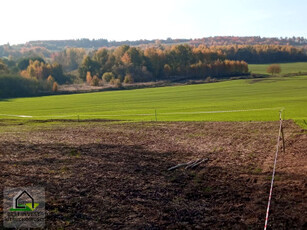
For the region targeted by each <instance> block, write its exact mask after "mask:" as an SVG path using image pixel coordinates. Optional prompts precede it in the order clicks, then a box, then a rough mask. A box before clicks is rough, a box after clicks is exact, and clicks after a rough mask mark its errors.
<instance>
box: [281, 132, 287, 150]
mask: <svg viewBox="0 0 307 230" xmlns="http://www.w3.org/2000/svg"><path fill="white" fill-rule="evenodd" d="M281 138H282V151H283V152H284V153H286V144H285V135H284V128H283V127H282V126H281Z"/></svg>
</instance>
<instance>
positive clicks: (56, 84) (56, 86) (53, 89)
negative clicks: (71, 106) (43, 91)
mask: <svg viewBox="0 0 307 230" xmlns="http://www.w3.org/2000/svg"><path fill="white" fill-rule="evenodd" d="M57 91H58V83H57V82H53V85H52V92H57Z"/></svg>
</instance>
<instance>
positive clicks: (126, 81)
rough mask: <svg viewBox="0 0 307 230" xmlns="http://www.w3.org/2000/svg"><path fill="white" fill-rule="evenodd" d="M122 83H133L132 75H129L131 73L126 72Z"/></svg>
mask: <svg viewBox="0 0 307 230" xmlns="http://www.w3.org/2000/svg"><path fill="white" fill-rule="evenodd" d="M124 83H128V84H131V83H133V77H132V76H131V74H127V75H126V76H125V79H124Z"/></svg>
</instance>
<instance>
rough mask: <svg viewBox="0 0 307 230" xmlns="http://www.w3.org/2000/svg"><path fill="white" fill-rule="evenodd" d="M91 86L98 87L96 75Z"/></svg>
mask: <svg viewBox="0 0 307 230" xmlns="http://www.w3.org/2000/svg"><path fill="white" fill-rule="evenodd" d="M91 85H92V86H98V85H99V78H98V77H97V76H96V75H95V76H94V77H93V79H92V82H91Z"/></svg>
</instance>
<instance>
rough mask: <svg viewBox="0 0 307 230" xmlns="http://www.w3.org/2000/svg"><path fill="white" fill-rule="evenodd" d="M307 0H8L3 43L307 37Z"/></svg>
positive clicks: (0, 10)
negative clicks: (87, 39)
mask: <svg viewBox="0 0 307 230" xmlns="http://www.w3.org/2000/svg"><path fill="white" fill-rule="evenodd" d="M306 10H307V1H306V0H86V1H85V0H82V1H80V0H44V1H42V0H27V1H25V0H5V1H1V3H0V22H1V27H0V45H1V44H6V43H10V44H18V43H24V42H27V41H32V40H62V39H79V38H89V39H99V38H105V39H108V40H116V41H124V40H139V39H166V38H168V37H171V38H188V39H189V38H202V37H210V36H261V37H292V36H300V37H302V36H303V37H307V27H306V25H307V17H306Z"/></svg>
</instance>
